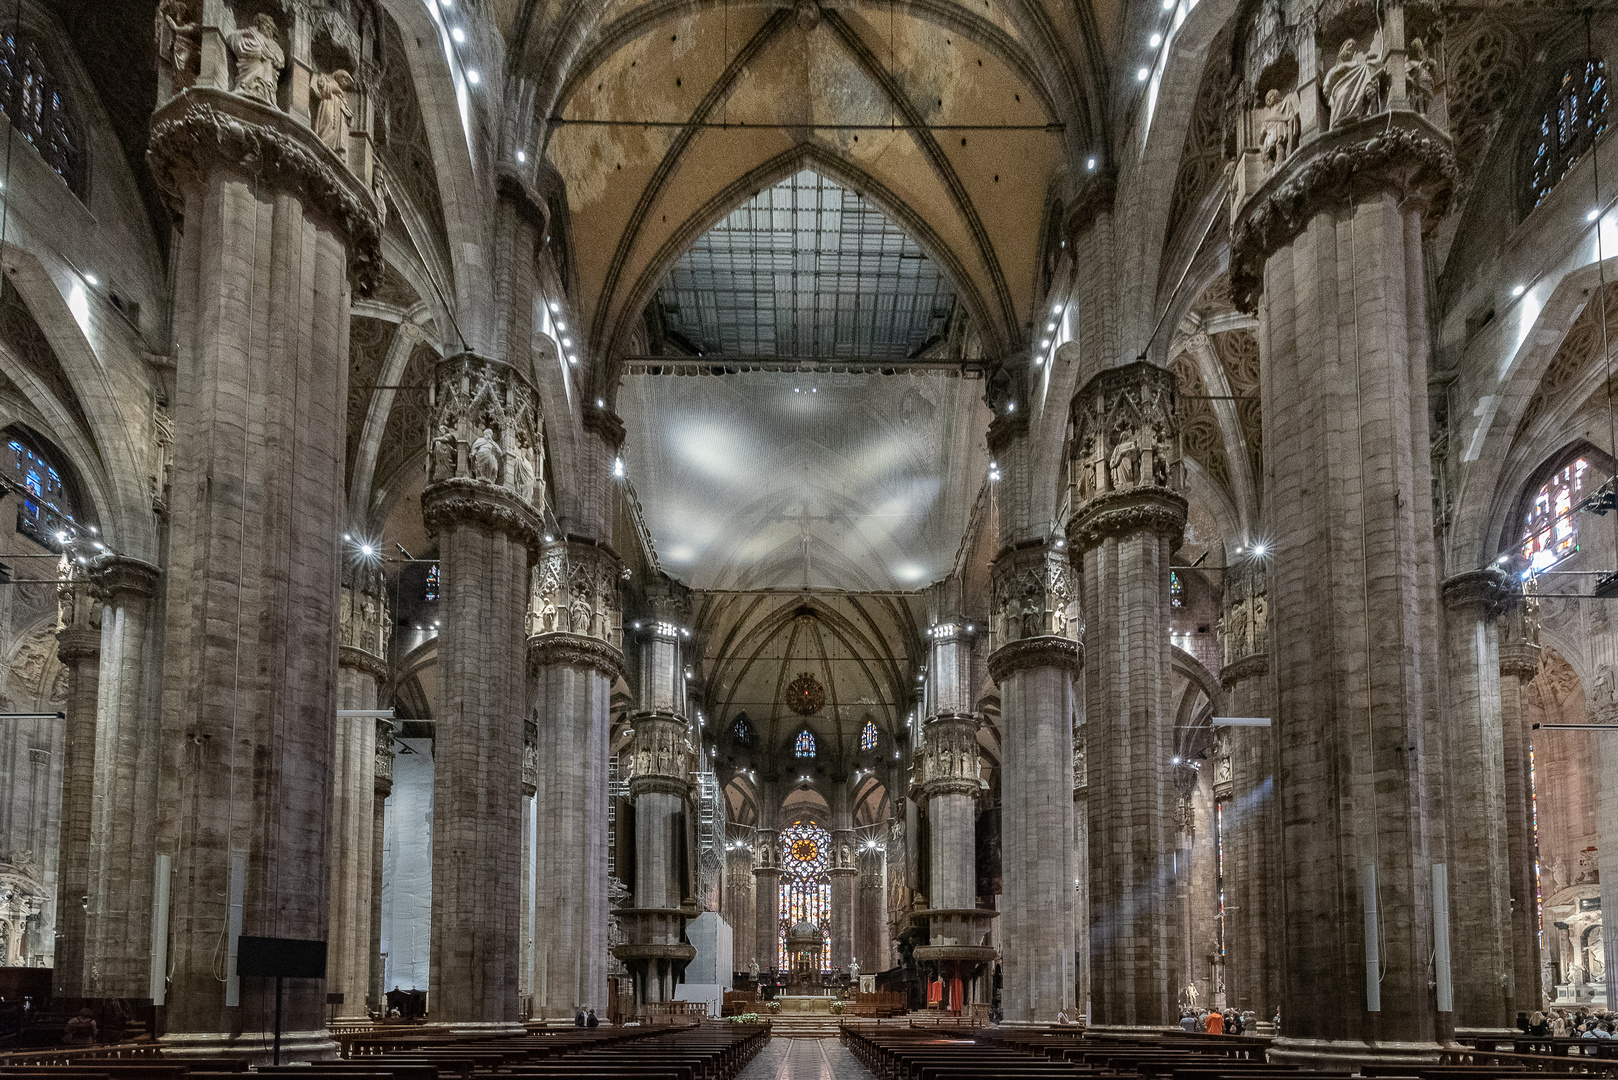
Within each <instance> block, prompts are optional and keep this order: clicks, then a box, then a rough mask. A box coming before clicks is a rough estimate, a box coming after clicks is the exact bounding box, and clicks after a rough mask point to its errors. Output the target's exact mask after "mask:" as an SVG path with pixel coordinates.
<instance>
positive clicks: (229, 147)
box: [146, 86, 382, 295]
mask: <svg viewBox="0 0 1618 1080" xmlns="http://www.w3.org/2000/svg"><path fill="white" fill-rule="evenodd" d="M146 160H147V161H148V162H149V163H150V165H151V168H152V175H153V176H154V177H155V178H156V180H157V185H158V187H159V188H160V189H161V190H162V191H163V192H164V193H166V194H167V195H168V196H169V198H170V200H171V202H172V203H173V204H174V205H175V206H176V208H177V210H179V211H181V212H182V213H183V210H184V199H185V193H186V192H187V191H188V190H190V189H192V188H194V187H196V186H197V185H199V184H200V183H201V182H202V181H203V180H204V178H206V177H207V176H209V175H211V174H212V173H213V172H214V171H215V170H218V169H229V170H232V171H234V172H238V173H240V174H242V176H243V177H246V178H251V179H252V180H254V181H256V182H258V183H261V184H268V185H270V186H272V187H275V188H278V189H281V190H285V191H290V192H294V193H296V194H297V195H298V196H299V198H301V199H302V200H304V202H305V205H307V206H308V207H309V208H310V209H313V210H315V211H317V212H318V213H319V214H320V216H321V217H322V218H323V219H325V220H326V221H327V222H328V223H330V224H331V225H332V226H334V227H335V228H336V229H337V230H338V231H340V232H341V233H343V235H344V236H345V237H346V239H347V241H348V246H349V251H348V273H349V279H350V281H351V282H352V283H353V286H354V290H355V292H357V293H359V294H360V295H368V294H369V293H370V292H371V291H372V290H373V289H374V288H375V287H376V286H377V284H378V283H379V282H380V281H381V280H382V225H381V221H380V218H379V216H378V214H377V202H376V198H375V196H374V195H373V194H372V193H371V192H369V191H367V190H366V188H365V185H364V184H363V183H362V182H361V180H360V178H359V177H358V176H356V175H354V174H353V173H352V172H350V171H349V170H348V169H345V168H342V167H341V165H340V163H339V160H338V159H337V158H336V157H335V156H334V155H333V153H332V152H331V151H330V150H328V149H327V148H326V147H325V146H324V145H322V144H321V142H320V140H319V139H318V138H316V136H315V133H314V131H313V129H311V128H310V127H308V126H307V125H306V124H304V123H301V122H300V121H298V120H297V119H296V118H294V117H293V116H291V115H290V114H288V113H285V112H282V111H281V110H280V109H278V108H276V107H275V106H273V105H268V104H265V103H263V102H260V101H256V100H254V99H252V98H248V97H244V96H242V95H241V94H234V93H231V92H229V91H227V90H220V89H217V88H215V87H209V86H192V87H189V88H187V89H185V90H183V91H181V92H180V93H179V94H176V95H175V96H174V98H173V99H172V100H170V101H169V102H168V103H166V104H165V105H163V106H162V107H161V108H160V109H158V110H157V112H156V113H154V114H153V116H152V123H151V130H150V134H149V137H148V139H147V150H146Z"/></svg>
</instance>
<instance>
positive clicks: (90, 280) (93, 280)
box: [84, 274, 101, 285]
mask: <svg viewBox="0 0 1618 1080" xmlns="http://www.w3.org/2000/svg"><path fill="white" fill-rule="evenodd" d="M84 282H85V284H86V285H99V284H101V279H100V278H98V277H96V276H95V275H94V274H85V275H84Z"/></svg>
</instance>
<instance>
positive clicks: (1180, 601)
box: [1169, 570, 1185, 607]
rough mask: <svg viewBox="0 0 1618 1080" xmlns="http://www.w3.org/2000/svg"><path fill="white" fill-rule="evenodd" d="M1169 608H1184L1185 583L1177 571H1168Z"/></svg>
mask: <svg viewBox="0 0 1618 1080" xmlns="http://www.w3.org/2000/svg"><path fill="white" fill-rule="evenodd" d="M1169 607H1185V582H1184V581H1183V580H1181V578H1180V574H1179V571H1177V570H1170V571H1169Z"/></svg>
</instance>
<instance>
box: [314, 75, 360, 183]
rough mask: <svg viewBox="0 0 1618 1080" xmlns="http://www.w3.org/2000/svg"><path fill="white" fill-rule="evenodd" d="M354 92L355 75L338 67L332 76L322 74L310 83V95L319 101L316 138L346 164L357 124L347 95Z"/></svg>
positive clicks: (316, 113)
mask: <svg viewBox="0 0 1618 1080" xmlns="http://www.w3.org/2000/svg"><path fill="white" fill-rule="evenodd" d="M353 89H354V76H352V75H350V74H349V73H348V72H346V71H344V70H343V69H342V68H338V69H337V70H336V71H334V72H332V73H331V74H330V75H324V74H321V73H319V72H317V73H316V74H315V77H314V78H313V79H311V80H309V94H310V96H312V97H313V98H315V100H317V101H319V102H320V104H319V106H317V107H316V109H315V137H316V138H317V139H319V140H320V141H321V142H323V143H325V144H326V146H327V148H328V149H330V150H331V152H332V153H334V154H336V155H337V156H338V157H340V158H342V159H343V161H345V162H346V161H347V160H348V133H349V129H350V128H352V127H353V125H354V108H353V106H351V105H350V104H349V103H348V93H349V91H350V90H353Z"/></svg>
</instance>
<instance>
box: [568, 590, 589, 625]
mask: <svg viewBox="0 0 1618 1080" xmlns="http://www.w3.org/2000/svg"><path fill="white" fill-rule="evenodd" d="M591 614H592V612H591V610H590V601H589V599H588V598H587V597H585V596H583V595H581V594H579V593H574V594H573V603H572V605H571V606H570V607H569V609H568V629H569V630H571V631H572V632H573V633H575V634H588V633H589V632H590V616H591Z"/></svg>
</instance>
